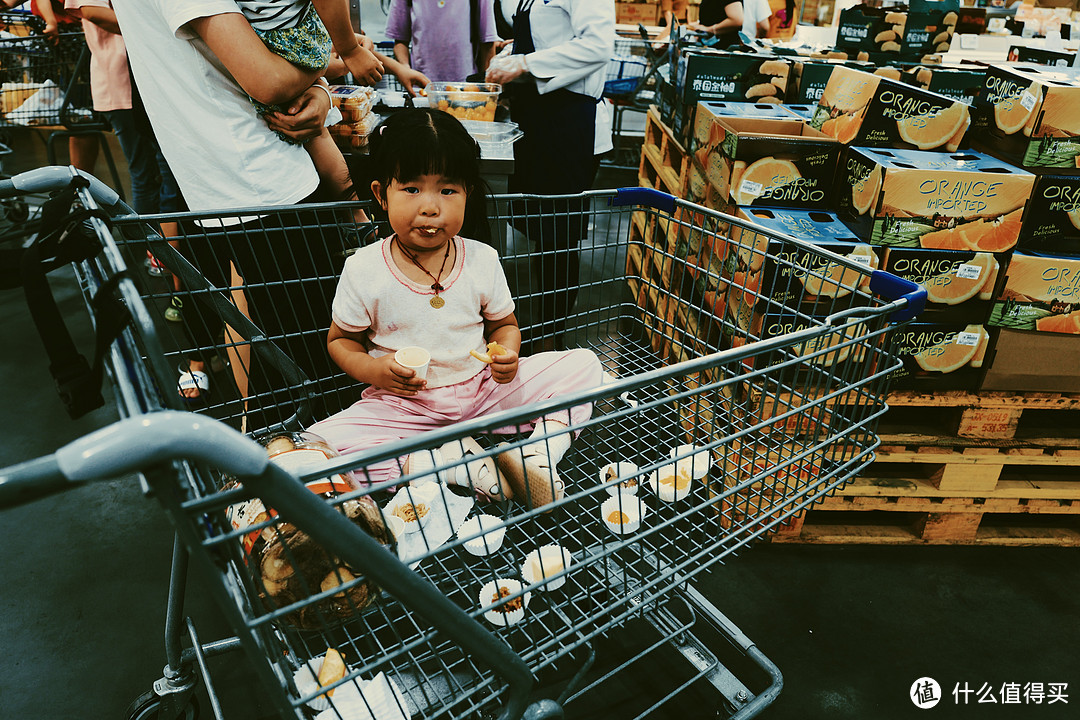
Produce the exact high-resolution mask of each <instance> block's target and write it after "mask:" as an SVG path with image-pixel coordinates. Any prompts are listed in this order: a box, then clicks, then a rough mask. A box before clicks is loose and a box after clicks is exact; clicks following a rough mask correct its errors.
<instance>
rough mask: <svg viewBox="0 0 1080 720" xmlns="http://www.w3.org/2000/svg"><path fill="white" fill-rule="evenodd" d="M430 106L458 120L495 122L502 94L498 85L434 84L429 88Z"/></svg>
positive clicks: (427, 89)
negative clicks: (496, 110) (496, 108)
mask: <svg viewBox="0 0 1080 720" xmlns="http://www.w3.org/2000/svg"><path fill="white" fill-rule="evenodd" d="M425 90H426V91H427V97H428V106H429V107H433V108H438V109H439V110H445V111H446V112H448V113H450V114H451V115H453V116H454V117H456V118H457V119H458V120H483V121H486V122H494V121H495V107H496V105H498V103H499V95H500V94H502V85H498V84H496V83H468V82H433V83H430V84H428V86H427V88H425Z"/></svg>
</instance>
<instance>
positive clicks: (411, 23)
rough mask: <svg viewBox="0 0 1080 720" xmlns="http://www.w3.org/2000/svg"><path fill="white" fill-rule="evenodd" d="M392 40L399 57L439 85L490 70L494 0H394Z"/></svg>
mask: <svg viewBox="0 0 1080 720" xmlns="http://www.w3.org/2000/svg"><path fill="white" fill-rule="evenodd" d="M386 37H388V38H390V39H391V40H393V41H394V58H395V59H396V60H397V61H398V62H400V63H401V64H403V65H406V66H408V67H411V68H413V69H414V70H418V71H420V72H422V73H423V74H424V75H426V76H427V77H428V78H430V79H431V80H434V81H436V82H455V81H459V80H465V79H466V78H468V77H469V76H471V75H475V74H477V73H480V74H483V73H485V72H486V71H487V67H488V63H490V62H491V58H492V57H494V55H495V41H497V40H498V39H499V34H498V32H497V31H496V29H495V3H494V0H392V2H391V3H390V10H389V12H388V13H387V16H386Z"/></svg>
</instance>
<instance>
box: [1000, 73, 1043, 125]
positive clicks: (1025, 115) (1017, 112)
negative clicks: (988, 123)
mask: <svg viewBox="0 0 1080 720" xmlns="http://www.w3.org/2000/svg"><path fill="white" fill-rule="evenodd" d="M1025 95H1027V96H1029V97H1030V96H1032V95H1034V96H1035V98H1038V97H1039V84H1038V83H1037V82H1033V83H1031V86H1030V87H1029V88H1028V89H1027V90H1025V91H1024V92H1022V93H1020V94H1019V95H1013V96H1012V97H1010V98H1004V99H1002V100H999V101H998V102H997V103H996V104H995V105H994V124H995V125H997V126H998V129H999V130H1001V132H1003V133H1005V134H1006V135H1012V134H1013V133H1015V132H1017V131H1019V130H1020V129H1021V128H1022V127H1024V125H1026V124H1027V122H1028V120H1030V119H1031V117H1032V116H1033V115H1034V113H1032V110H1034V109H1035V106H1034V105H1032V107H1030V108H1026V107H1024V96H1025ZM1028 102H1029V103H1030V101H1028Z"/></svg>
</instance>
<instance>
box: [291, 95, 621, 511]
mask: <svg viewBox="0 0 1080 720" xmlns="http://www.w3.org/2000/svg"><path fill="white" fill-rule="evenodd" d="M370 142H371V151H372V155H371V161H372V169H373V177H374V178H376V179H375V180H374V182H372V184H371V189H372V192H373V193H374V195H375V197H376V198H377V199H378V202H379V204H380V205H382V207H383V209H384V210H386V213H387V216H388V219H389V222H390V227H391V228H392V229H393V231H394V232H393V234H391V235H390V237H387V238H385V239H383V240H381V241H379V242H376V243H374V244H372V245H368V246H366V247H364V248H362V249H361V250H359V251H358V252H356V253H355V254H354V255H352V256H351V257H350V258H349V259H348V260H347V261H346V263H345V267H344V270H343V272H342V275H341V279H340V280H339V283H338V288H337V292H336V294H335V296H334V301H333V323H332V324H331V326H330V333H329V336H328V339H327V345H328V349H329V352H330V356H331V358H333V360H334V362H336V363H337V364H338V366H340V367H341V369H342V370H344V371H345V372H346V373H347V374H348V375H349V376H350V377H352V378H355V379H356V380H358V381H360V382H363V383H368V384H369V385H370V387H368V388H367V389H365V390H364V392H363V394H362V396H361V399H360V400H359V401H358V402H356V403H355V404H354V405H352V406H351V407H349V408H346V409H345V410H342V411H341V412H339V413H337V414H336V415H334V416H332V417H330V418H329V419H327V420H323V421H321V422H319V423H316V424H315V425H313V426H312V428H311V430H312V432H315V433H318V434H319V435H321V436H323V437H324V438H326V439H327V440H328V441H329V442H330V444H331V445H333V446H334V447H335V448H336V449H337V450H338V451H339V452H341V453H350V452H356V451H359V450H364V449H368V448H371V447H374V446H376V445H379V444H381V443H385V442H390V441H393V440H399V439H402V438H405V437H410V436H414V435H416V434H419V433H421V432H424V431H426V430H432V429H435V428H439V427H444V426H446V425H450V424H452V423H455V422H458V421H463V420H468V419H470V418H475V417H479V416H482V415H487V414H490V413H493V412H497V411H499V410H507V409H516V408H519V407H522V406H524V405H527V404H529V403H534V402H538V401H541V400H546V399H548V398H552V397H555V396H558V395H561V394H565V393H570V392H574V391H577V390H584V389H589V388H595V387H597V386H599V385H600V384H601V383H602V380H603V369H602V367H601V365H600V362H599V360H598V359H597V357H596V355H595V354H594V353H593V352H592V351H591V350H584V349H578V350H569V351H564V352H546V353H541V354H539V355H535V356H531V357H519V356H518V352H519V350H520V348H521V331H520V330H519V328H518V323H517V319H516V318H515V317H514V301H513V299H512V298H511V295H510V288H509V286H508V285H507V282H506V276H505V275H504V273H503V269H502V266H501V264H500V262H499V256H498V253H497V252H496V251H495V250H494V249H493V248H491V247H489V246H487V245H484V244H482V243H480V242H477V241H476V240H471V239H468V238H463V237H460V236H459V235H458V232H459V231H460V230H461V228H462V227H463V225H464V223H465V220H466V216H468V217H469V218H470V219H474V218H476V217H477V216H478V215H481V216H482V214H483V211H484V204H485V185H484V181H483V180H482V179H481V177H480V150H479V147H478V146H477V144H476V142H475V141H474V140H473V139H472V137H471V136H470V135H469V133H468V131H466V130H465V128H464V127H463V126H462V125H461V123H460V122H458V120H457V119H456V118H454V117H453V116H451V115H449V114H448V113H445V112H442V111H440V110H431V109H409V110H402V111H400V112H398V113H396V114H394V115H392V116H390V117H389V118H387V119H386V120H385V121H384V122H383V123H382V124H381V125H380V126H379V127H378V128H377V130H376V131H375V132H374V133H373V134H372V139H371V141H370ZM489 343H491V344H492V345H490V346H489ZM409 347H419V348H423V349H424V350H426V351H427V352H428V353H429V355H430V364H429V366H428V368H427V374H426V377H420V376H419V375H418V374H417V372H416V370H415V369H413V368H411V367H406V366H404V365H402V364H401V363H399V362H398V361H397V360H396V359H395V353H397V352H398V351H399V350H402V349H403V348H409ZM402 360H403V361H405V360H404V358H402ZM406 362H407V361H406ZM591 412H592V408H591V406H589V405H582V406H577V407H574V408H571V409H570V410H568V411H562V412H558V413H553V414H551V415H549V416H546V417H544V418H542V419H541V420H539V421H537V422H536V423H535V424H534V429H533V431H532V438H531V439H532V442H530V443H528V444H526V445H524V446H523V447H521V448H517V449H514V450H512V451H504V452H502V453H501V454H499V455H497V456H496V457H495V460H494V461H492V458H490V457H488V458H486V459H484V460H483V461H474V462H467V463H464V464H458V465H456V466H455V468H453V469H452V470H450V471H447V472H446V473H443V475H444V476H448V477H447V480H448V481H449V482H451V483H456V484H459V485H469V486H472V487H473V488H474V489H475V490H477V491H479V492H481V493H483V494H485V495H487V496H489V497H492V498H497V499H508V498H510V497H512V496H513V495H517V496H519V500H522V501H523V502H526V503H527V504H529V505H531V506H532V507H538V506H541V505H546V504H548V503H551V502H554V501H556V500H559V499H560V498H562V496H563V484H562V481H561V480H560V479H559V475H558V472H557V471H556V469H555V466H556V464H557V463H558V462H559V460H560V459H561V458H562V456H563V454H564V453H565V452H566V451H567V450H568V449H569V447H570V442H571V433H569V432H567V431H566V429H567V427H568V426H570V425H574V424H578V423H580V422H582V421H584V420H587V419H588V418H589V416H590V415H591ZM480 452H482V450H481V448H480V446H479V444H478V443H476V441H475V440H472V439H469V438H466V439H465V440H463V441H461V442H460V443H459V442H457V441H455V442H452V443H448V444H447V445H444V446H443V447H442V448H440V449H439V451H438V453H435V452H431V453H414V454H413V455H412V456H411V457H410V459H409V460H407V461H406V462H405V464H404V468H403V469H404V470H405V472H409V473H416V472H417V471H418V468H419V465H420V463H423V464H424V465H425V468H424V469H430V467H431V463H432V462H438V459H437V458H439V457H440V455H441V458H442V460H443V461H446V462H449V463H453V462H456V461H459V460H461V458H462V456H463V454H464V455H468V454H470V453H477V454H478V453H480ZM433 458H435V459H433ZM410 461H411V464H412V467H410ZM470 468H471V470H470ZM401 469H402V468H401V467H400V466H399V464H398V463H397V462H396V461H393V460H391V461H387V462H385V463H380V464H376V465H373V466H371V467H369V468H368V470H367V473H368V480H369V481H371V482H374V483H382V482H387V481H392V480H394V479H395V478H396V477H398V476H399V475H400V471H401Z"/></svg>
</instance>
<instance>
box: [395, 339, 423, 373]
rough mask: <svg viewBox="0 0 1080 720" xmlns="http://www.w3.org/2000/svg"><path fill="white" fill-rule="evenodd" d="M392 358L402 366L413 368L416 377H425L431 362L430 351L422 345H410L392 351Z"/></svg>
mask: <svg viewBox="0 0 1080 720" xmlns="http://www.w3.org/2000/svg"><path fill="white" fill-rule="evenodd" d="M394 360H395V361H396V362H397V364H398V365H400V366H402V367H407V368H409V369H411V370H415V371H416V377H418V378H426V377H427V370H428V365H430V364H431V353H429V352H428V351H427V350H425V349H424V348H422V347H416V346H415V345H410V346H409V347H403V348H401V349H400V350H398V351H397V352H396V353H394Z"/></svg>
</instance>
